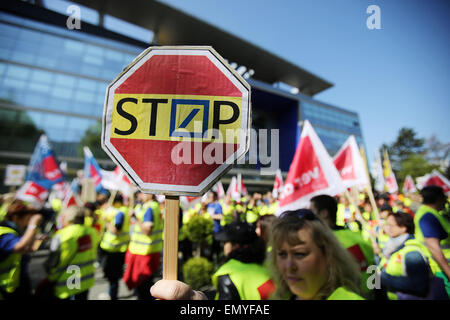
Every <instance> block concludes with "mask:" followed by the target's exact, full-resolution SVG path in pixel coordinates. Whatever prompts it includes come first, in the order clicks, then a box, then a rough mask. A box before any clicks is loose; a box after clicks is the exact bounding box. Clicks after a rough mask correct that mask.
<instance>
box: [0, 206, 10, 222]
mask: <svg viewBox="0 0 450 320" xmlns="http://www.w3.org/2000/svg"><path fill="white" fill-rule="evenodd" d="M7 213H8V204H7V203H4V204H2V206H1V207H0V222H1V221H3V220H4V219H5V217H6V214H7Z"/></svg>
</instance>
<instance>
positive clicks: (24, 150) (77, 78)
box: [0, 12, 145, 167]
mask: <svg viewBox="0 0 450 320" xmlns="http://www.w3.org/2000/svg"><path fill="white" fill-rule="evenodd" d="M0 43H1V46H0V118H1V119H2V126H1V139H0V155H1V156H2V158H14V157H18V158H23V159H24V160H25V163H27V161H28V159H29V156H30V155H31V153H32V151H33V149H34V146H35V144H36V142H37V140H38V138H39V136H40V134H42V133H45V134H46V135H47V136H48V138H49V139H50V142H51V143H52V146H53V148H54V150H55V152H56V154H57V155H58V157H59V158H60V159H64V160H65V161H67V162H68V163H69V165H70V166H71V167H73V166H74V165H75V167H80V165H81V162H82V153H81V148H80V141H81V140H82V139H83V138H84V139H89V135H95V134H98V133H99V132H100V130H101V116H102V112H103V103H104V98H105V90H106V87H107V85H108V84H109V83H110V82H111V81H112V80H113V79H114V78H115V77H116V76H117V75H118V74H119V73H120V71H121V70H122V69H123V68H124V67H125V66H127V65H128V64H129V63H130V62H131V61H132V60H133V59H134V58H135V57H136V55H138V54H139V53H140V52H142V50H143V49H144V48H145V46H142V47H139V46H135V45H131V44H127V43H124V42H119V41H116V40H111V39H106V38H102V37H99V36H96V35H92V34H87V33H84V32H80V31H77V30H69V29H67V28H64V27H59V26H54V25H51V24H47V23H43V22H40V21H35V20H31V19H28V18H24V17H20V16H17V15H13V14H10V13H6V12H0ZM93 151H94V153H97V154H99V153H101V151H100V146H98V150H93ZM27 158H28V159H27ZM2 162H3V161H2ZM106 164H107V163H106Z"/></svg>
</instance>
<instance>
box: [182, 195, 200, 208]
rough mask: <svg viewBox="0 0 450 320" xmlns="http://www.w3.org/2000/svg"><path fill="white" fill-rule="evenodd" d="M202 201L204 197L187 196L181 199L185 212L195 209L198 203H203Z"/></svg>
mask: <svg viewBox="0 0 450 320" xmlns="http://www.w3.org/2000/svg"><path fill="white" fill-rule="evenodd" d="M201 200H202V197H187V196H181V197H180V203H181V206H182V207H183V209H185V210H187V209H189V208H192V207H194V206H195V205H196V204H197V203H199V202H201Z"/></svg>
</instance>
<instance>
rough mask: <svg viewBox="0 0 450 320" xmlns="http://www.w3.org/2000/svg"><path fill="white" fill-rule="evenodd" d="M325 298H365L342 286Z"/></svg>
mask: <svg viewBox="0 0 450 320" xmlns="http://www.w3.org/2000/svg"><path fill="white" fill-rule="evenodd" d="M327 300H365V299H364V298H363V297H361V296H360V295H358V294H356V293H354V292H352V291H350V290H347V289H346V288H344V287H339V288H337V289H336V290H334V291H333V293H332V294H331V295H330V296H329V297H328V298H327Z"/></svg>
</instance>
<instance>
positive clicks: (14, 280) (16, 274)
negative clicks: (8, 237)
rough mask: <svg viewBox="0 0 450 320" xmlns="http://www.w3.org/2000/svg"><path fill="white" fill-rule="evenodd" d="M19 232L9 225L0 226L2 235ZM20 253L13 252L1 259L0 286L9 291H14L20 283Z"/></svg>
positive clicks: (0, 234)
mask: <svg viewBox="0 0 450 320" xmlns="http://www.w3.org/2000/svg"><path fill="white" fill-rule="evenodd" d="M9 233H12V234H14V235H18V234H17V232H16V231H15V230H13V229H11V228H8V227H0V237H1V236H3V235H5V234H9ZM21 257H22V255H21V254H20V253H11V254H10V255H9V256H8V257H7V258H6V259H5V260H3V261H0V286H1V287H2V289H3V290H4V291H6V292H8V293H11V292H14V291H15V290H16V289H17V287H18V286H19V284H20V260H21Z"/></svg>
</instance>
